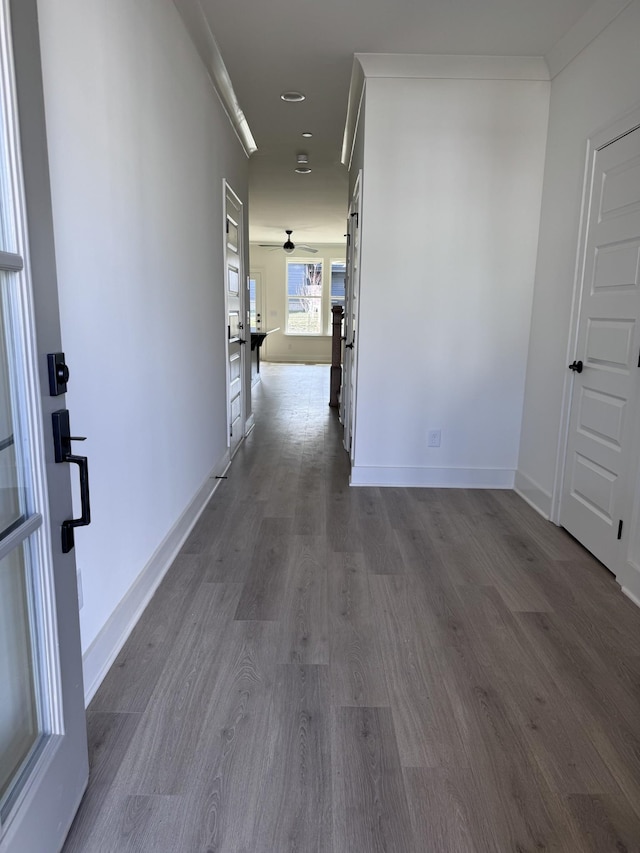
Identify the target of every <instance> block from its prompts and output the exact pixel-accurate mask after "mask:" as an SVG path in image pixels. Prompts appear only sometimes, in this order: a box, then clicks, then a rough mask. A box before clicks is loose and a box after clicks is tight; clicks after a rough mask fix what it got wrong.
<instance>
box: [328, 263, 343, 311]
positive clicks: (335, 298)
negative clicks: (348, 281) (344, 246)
mask: <svg viewBox="0 0 640 853" xmlns="http://www.w3.org/2000/svg"><path fill="white" fill-rule="evenodd" d="M346 274H347V265H346V263H345V262H344V261H331V304H332V305H344V284H345V282H344V280H345V276H346Z"/></svg>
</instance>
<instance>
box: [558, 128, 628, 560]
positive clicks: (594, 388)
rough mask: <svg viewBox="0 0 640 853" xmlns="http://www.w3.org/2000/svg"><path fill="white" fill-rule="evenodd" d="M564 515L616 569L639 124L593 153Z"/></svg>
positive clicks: (623, 511)
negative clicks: (579, 364) (578, 366)
mask: <svg viewBox="0 0 640 853" xmlns="http://www.w3.org/2000/svg"><path fill="white" fill-rule="evenodd" d="M583 282H584V286H583V292H582V302H581V309H580V318H579V328H578V337H577V346H576V359H577V360H580V361H582V362H583V364H584V369H583V371H582V373H575V374H574V375H575V378H574V387H573V395H572V404H571V416H570V423H569V443H568V451H567V462H566V468H565V485H564V492H563V501H562V512H561V516H560V521H561V524H562V525H563V526H564V527H566V528H567V530H569V532H570V533H572V534H573V535H574V536H575V537H576V538H577V539H579V540H580V541H581V542H582V543H583V544H584V545H585V546H586V547H587V548H588V549H589V550H590V551H591V552H592V553H593V554H595V556H596V557H598V559H600V560H601V561H602V562H603V563H604V564H605V565H606V566H608V567H609V568H610V569H611V570H612V571H613V572H614V573H617V572H618V570H619V562H620V557H621V550H620V546H619V539H618V536H619V524H620V521H624V518H625V515H627V516H628V515H629V512H630V508H628V507H627V506H626V503H628V501H627V498H626V495H627V491H628V484H629V483H630V482H631V479H630V478H631V477H633V475H634V472H635V470H636V467H637V455H638V447H637V437H636V431H635V430H634V417H635V414H634V413H635V411H636V403H637V399H638V384H639V375H640V371H639V370H638V364H639V351H640V329H639V326H640V323H639V320H640V129H637V130H634V131H632V132H631V133H629V134H627V135H626V136H624V137H622V138H620V139H618V140H617V141H615V142H613V143H611V144H610V145H607V146H605V147H604V148H602V149H601V150H599V151H597V152H596V153H595V157H594V163H593V174H592V189H591V202H590V210H589V219H588V228H587V238H586V248H585V259H584V276H583Z"/></svg>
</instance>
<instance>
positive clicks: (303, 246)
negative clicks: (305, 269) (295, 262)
mask: <svg viewBox="0 0 640 853" xmlns="http://www.w3.org/2000/svg"><path fill="white" fill-rule="evenodd" d="M296 249H300V250H301V251H302V252H311V254H313V255H316V254H317V253H318V250H317V249H314V248H313V246H307V245H306V244H305V243H296Z"/></svg>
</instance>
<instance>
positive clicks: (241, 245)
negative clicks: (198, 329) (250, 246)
mask: <svg viewBox="0 0 640 853" xmlns="http://www.w3.org/2000/svg"><path fill="white" fill-rule="evenodd" d="M228 197H231V198H232V199H233V201H234V204H236V205H237V206H238V209H239V210H240V214H241V218H240V222H239V223H238V264H239V267H240V269H239V270H238V283H239V286H238V298H239V302H240V316H241V318H242V324H243V328H242V330H241V333H242V334H243V335H244V343H245V345H244V346H240V375H241V377H242V390H241V393H240V406H241V414H240V419H241V426H242V435H241V437H240V440H239V441H238V443H237V445H236V446H235V449H234V448H233V447H232V442H231V434H230V427H231V395H230V384H231V374H230V371H229V335H228V333H227V324H228V319H229V300H228V295H227V289H228V281H227V252H228V249H227V213H228V211H227V198H228ZM245 219H246V211H245V204H244V202H243V201H242V199H241V198H240V196H239V195H238V194H237V193H236V191H235V190H234V189H233V187H232V186H231V184H230V183H229V182H228V180H227V179H226V178H223V180H222V223H223V228H222V239H223V264H224V266H223V279H222V286H223V288H224V341H225V343H224V348H225V375H226V396H227V427H226V429H227V449H228V450H229V456H230V458H233V456H234V455H235V453H236V451H237V450H238V449H239V447H240V445H241V444H242V442H243V441H244V438H245V436H246V435H247V433H248V431H249V429H250V427H248V426H247V421H248V413H249V410H250V408H251V406H250V400H251V397H250V394H251V375H250V374H249V378H248V379H247V365H248V363H249V362H248V359H247V352H246V351H247V346H250V341H251V332H250V329H249V307H248V289H249V281H248V278H247V272H246V270H247V252H246V239H245V237H246V234H245V228H246V223H245ZM247 336H248V337H247ZM247 385H248V386H249V387H248V389H247Z"/></svg>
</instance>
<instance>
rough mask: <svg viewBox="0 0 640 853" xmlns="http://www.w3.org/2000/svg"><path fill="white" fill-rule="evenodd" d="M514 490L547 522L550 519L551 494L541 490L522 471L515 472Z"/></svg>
mask: <svg viewBox="0 0 640 853" xmlns="http://www.w3.org/2000/svg"><path fill="white" fill-rule="evenodd" d="M513 488H514V490H515V491H516V492H517V493H518V494H519V495H520V497H521V498H522V500H523V501H526V502H527V503H528V504H529V506H530V507H532V508H533V509H535V511H536V512H538V513H539V514H540V515H541V516H542V517H543V518H545V519H546V520H547V521H549V520H550V518H551V502H552V501H551V493H550V492H547V491H546V489H543V488H542V486H541V485H540V484H539V483H536V482H535V480H532V479H531V477H527V475H526V474H523V473H522V471H516V476H515V481H514V486H513Z"/></svg>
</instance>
